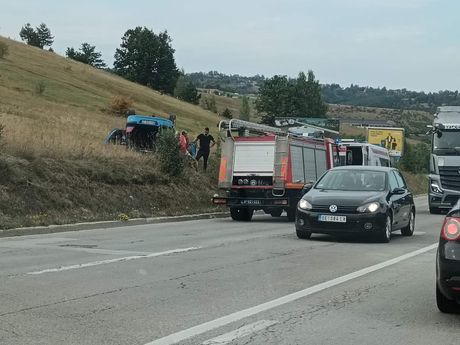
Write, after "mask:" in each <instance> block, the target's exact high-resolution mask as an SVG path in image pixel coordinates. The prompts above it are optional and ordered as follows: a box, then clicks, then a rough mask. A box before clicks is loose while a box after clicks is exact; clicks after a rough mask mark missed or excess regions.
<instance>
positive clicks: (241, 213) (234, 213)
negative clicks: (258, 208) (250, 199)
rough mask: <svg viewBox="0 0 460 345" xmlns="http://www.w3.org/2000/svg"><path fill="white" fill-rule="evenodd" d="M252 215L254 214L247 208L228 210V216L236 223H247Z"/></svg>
mask: <svg viewBox="0 0 460 345" xmlns="http://www.w3.org/2000/svg"><path fill="white" fill-rule="evenodd" d="M253 214H254V210H250V209H248V208H243V207H231V208H230V215H231V217H232V219H233V220H236V221H240V222H241V221H242V222H249V221H251V219H252V215H253Z"/></svg>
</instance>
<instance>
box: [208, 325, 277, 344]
mask: <svg viewBox="0 0 460 345" xmlns="http://www.w3.org/2000/svg"><path fill="white" fill-rule="evenodd" d="M277 323H278V321H274V320H260V321H256V322H254V323H251V324H249V325H246V326H243V327H240V328H238V329H235V330H234V331H231V332H228V333H225V334H222V335H220V336H218V337H215V338H212V339H209V340H206V341H205V342H203V343H202V345H225V344H228V343H231V342H232V341H233V340H235V339H238V338H242V337H245V336H248V335H249V334H252V333H255V332H258V331H261V330H263V329H265V328H268V327H270V326H273V325H276V324H277Z"/></svg>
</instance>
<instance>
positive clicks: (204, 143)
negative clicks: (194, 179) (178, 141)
mask: <svg viewBox="0 0 460 345" xmlns="http://www.w3.org/2000/svg"><path fill="white" fill-rule="evenodd" d="M197 141H199V142H200V144H199V146H200V148H199V149H198V153H197V154H196V160H197V161H199V160H200V158H201V157H203V163H204V170H205V171H206V168H207V167H208V158H209V152H210V151H211V147H213V146H214V145H215V144H216V141H215V140H214V138H213V136H212V135H211V134H209V128H208V127H206V128H205V129H204V133H201V134H200V135H199V136H197V137H196V139H195V141H194V142H193V143H196V142H197ZM211 142H212V144H211Z"/></svg>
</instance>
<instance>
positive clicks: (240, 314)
mask: <svg viewBox="0 0 460 345" xmlns="http://www.w3.org/2000/svg"><path fill="white" fill-rule="evenodd" d="M437 246H438V243H434V244H432V245H430V246H427V247H423V248H421V249H418V250H415V251H413V252H410V253H407V254H404V255H401V256H398V257H396V258H393V259H390V260H387V261H384V262H381V263H379V264H376V265H372V266H369V267H366V268H363V269H361V270H358V271H355V272H352V273H349V274H346V275H344V276H341V277H338V278H335V279H332V280H328V281H326V282H323V283H320V284H317V285H314V286H311V287H309V288H306V289H304V290H300V291H297V292H294V293H291V294H289V295H285V296H283V297H280V298H277V299H274V300H271V301H268V302H265V303H262V304H259V305H256V306H254V307H250V308H247V309H244V310H240V311H237V312H235V313H232V314H228V315H226V316H222V317H220V318H218V319H215V320H211V321H208V322H205V323H202V324H200V325H197V326H194V327H191V328H188V329H185V330H183V331H179V332H177V333H173V334H170V335H168V336H166V337H163V338H159V339H157V340H154V341H152V342H150V343H147V344H145V345H172V344H177V343H179V342H181V341H183V340H185V339H189V338H192V337H194V336H197V335H199V334H203V333H205V332H208V331H211V330H213V329H216V328H219V327H222V326H225V325H228V324H230V323H232V322H235V321H239V320H242V319H244V318H246V317H249V316H253V315H256V314H259V313H261V312H264V311H267V310H270V309H273V308H276V307H279V306H282V305H284V304H286V303H290V302H293V301H296V300H298V299H300V298H303V297H306V296H309V295H312V294H314V293H316V292H320V291H322V290H325V289H328V288H331V287H333V286H336V285H339V284H342V283H345V282H348V281H350V280H353V279H356V278H359V277H362V276H364V275H366V274H369V273H372V272H375V271H378V270H381V269H383V268H385V267H388V266H392V265H395V264H397V263H399V262H401V261H404V260H407V259H410V258H412V257H414V256H417V255H420V254H423V253H426V252H428V251H430V250H432V249H435V248H437Z"/></svg>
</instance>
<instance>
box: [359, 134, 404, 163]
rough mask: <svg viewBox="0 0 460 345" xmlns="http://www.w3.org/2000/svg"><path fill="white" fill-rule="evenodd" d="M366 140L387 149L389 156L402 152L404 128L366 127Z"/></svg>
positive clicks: (398, 154)
mask: <svg viewBox="0 0 460 345" xmlns="http://www.w3.org/2000/svg"><path fill="white" fill-rule="evenodd" d="M367 142H368V143H369V144H374V145H378V146H381V147H385V148H386V149H388V152H389V154H390V156H399V157H400V156H401V154H402V152H404V128H385V127H368V128H367Z"/></svg>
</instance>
